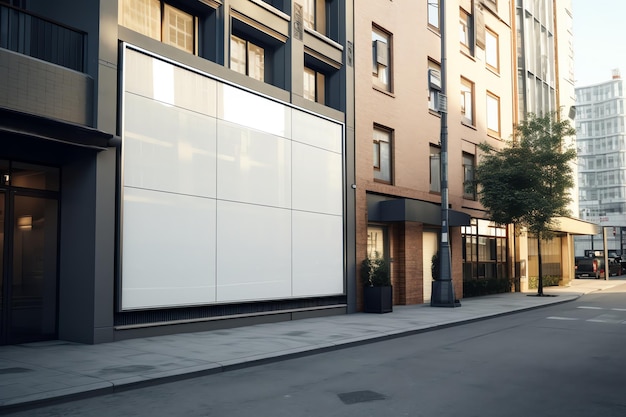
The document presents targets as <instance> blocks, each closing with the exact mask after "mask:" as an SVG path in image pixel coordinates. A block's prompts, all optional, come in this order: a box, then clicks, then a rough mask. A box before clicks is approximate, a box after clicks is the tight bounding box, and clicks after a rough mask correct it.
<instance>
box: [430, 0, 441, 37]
mask: <svg viewBox="0 0 626 417" xmlns="http://www.w3.org/2000/svg"><path fill="white" fill-rule="evenodd" d="M439 1H440V0H427V3H428V26H430V27H431V28H433V29H436V30H439Z"/></svg>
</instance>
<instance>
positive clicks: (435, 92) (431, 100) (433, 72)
mask: <svg viewBox="0 0 626 417" xmlns="http://www.w3.org/2000/svg"><path fill="white" fill-rule="evenodd" d="M440 92H441V65H439V64H438V63H437V62H435V61H433V60H431V59H429V60H428V109H429V110H433V111H436V112H438V111H439V93H440Z"/></svg>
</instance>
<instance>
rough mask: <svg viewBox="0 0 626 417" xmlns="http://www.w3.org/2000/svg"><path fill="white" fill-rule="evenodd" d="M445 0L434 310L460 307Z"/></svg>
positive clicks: (441, 4) (442, 5)
mask: <svg viewBox="0 0 626 417" xmlns="http://www.w3.org/2000/svg"><path fill="white" fill-rule="evenodd" d="M445 3H446V1H445V0H440V1H439V30H440V35H441V92H440V93H439V94H440V96H439V100H438V101H439V113H440V114H441V136H440V140H441V156H440V161H441V242H440V245H439V277H438V279H436V280H435V281H433V287H432V294H431V299H430V305H431V307H460V306H461V303H459V302H458V301H457V300H455V299H454V286H453V285H452V267H451V261H450V233H449V224H448V214H449V210H448V108H447V103H448V100H447V97H446V84H447V80H446V76H447V74H446V35H445V33H446V31H445V27H446V26H445V21H446V13H445Z"/></svg>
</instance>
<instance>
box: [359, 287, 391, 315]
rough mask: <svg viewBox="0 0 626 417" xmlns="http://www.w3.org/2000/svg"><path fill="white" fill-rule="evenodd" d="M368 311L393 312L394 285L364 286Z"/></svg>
mask: <svg viewBox="0 0 626 417" xmlns="http://www.w3.org/2000/svg"><path fill="white" fill-rule="evenodd" d="M363 294H364V299H365V312H366V313H379V314H382V313H391V312H392V311H393V291H392V287H391V286H389V287H364V288H363Z"/></svg>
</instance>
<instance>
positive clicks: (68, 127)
mask: <svg viewBox="0 0 626 417" xmlns="http://www.w3.org/2000/svg"><path fill="white" fill-rule="evenodd" d="M0 133H11V134H14V135H21V136H29V137H36V138H40V139H44V140H49V141H53V142H59V143H65V144H68V145H75V146H81V147H85V148H92V149H98V150H104V149H107V148H109V147H111V146H114V138H115V137H114V135H112V134H110V133H105V132H102V131H100V130H97V129H94V128H91V127H87V126H82V125H77V124H74V123H68V122H64V121H60V120H55V119H49V118H47V117H42V116H37V115H33V114H28V113H22V112H19V111H16V110H11V109H5V108H0Z"/></svg>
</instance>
